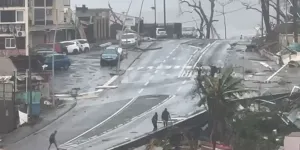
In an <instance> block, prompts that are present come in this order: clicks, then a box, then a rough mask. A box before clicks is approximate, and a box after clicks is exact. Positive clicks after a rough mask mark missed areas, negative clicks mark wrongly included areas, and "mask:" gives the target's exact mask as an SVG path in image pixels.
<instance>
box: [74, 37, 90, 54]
mask: <svg viewBox="0 0 300 150" xmlns="http://www.w3.org/2000/svg"><path fill="white" fill-rule="evenodd" d="M74 41H77V42H79V45H80V48H81V49H82V51H83V52H89V51H90V44H89V43H88V41H87V39H75V40H74Z"/></svg>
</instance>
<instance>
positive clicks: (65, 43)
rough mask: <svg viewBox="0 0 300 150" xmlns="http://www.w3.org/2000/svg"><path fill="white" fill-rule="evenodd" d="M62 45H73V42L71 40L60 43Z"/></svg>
mask: <svg viewBox="0 0 300 150" xmlns="http://www.w3.org/2000/svg"><path fill="white" fill-rule="evenodd" d="M61 44H62V45H63V46H69V45H73V44H74V43H73V42H64V43H61Z"/></svg>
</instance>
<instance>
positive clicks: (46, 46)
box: [33, 43, 65, 53]
mask: <svg viewBox="0 0 300 150" xmlns="http://www.w3.org/2000/svg"><path fill="white" fill-rule="evenodd" d="M54 48H55V52H56V53H65V52H64V51H63V45H62V44H61V43H56V44H55V45H54ZM40 49H51V50H52V49H53V43H44V44H38V45H36V46H35V47H33V50H34V51H38V50H40Z"/></svg>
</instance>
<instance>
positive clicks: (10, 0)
mask: <svg viewBox="0 0 300 150" xmlns="http://www.w3.org/2000/svg"><path fill="white" fill-rule="evenodd" d="M0 7H25V0H0Z"/></svg>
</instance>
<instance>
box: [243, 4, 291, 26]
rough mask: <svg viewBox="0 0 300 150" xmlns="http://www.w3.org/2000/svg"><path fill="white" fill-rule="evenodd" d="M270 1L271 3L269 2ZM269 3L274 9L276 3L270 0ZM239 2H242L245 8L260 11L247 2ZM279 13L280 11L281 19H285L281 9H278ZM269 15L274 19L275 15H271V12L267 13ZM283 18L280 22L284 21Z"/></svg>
mask: <svg viewBox="0 0 300 150" xmlns="http://www.w3.org/2000/svg"><path fill="white" fill-rule="evenodd" d="M270 2H271V1H270ZM271 3H272V4H271ZM271 3H270V6H271V7H272V8H274V9H275V10H276V4H273V3H274V2H271ZM241 4H242V5H243V6H245V8H246V9H251V10H255V11H258V12H260V13H262V11H261V10H260V9H258V8H255V7H253V6H252V5H251V4H249V3H245V2H241ZM279 13H280V17H282V18H283V20H285V18H286V16H285V14H284V13H283V12H282V11H280V12H279ZM269 16H270V17H271V18H273V19H276V17H275V16H273V15H271V14H269ZM283 20H282V19H280V22H284V21H283Z"/></svg>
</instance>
